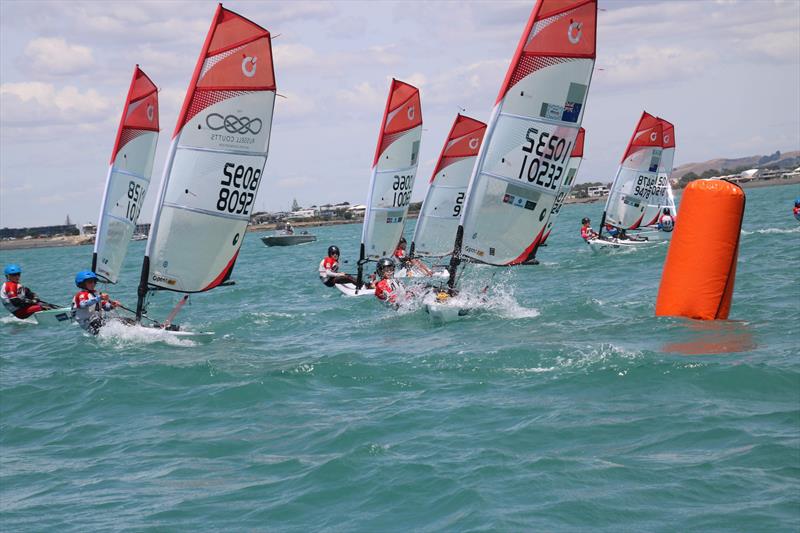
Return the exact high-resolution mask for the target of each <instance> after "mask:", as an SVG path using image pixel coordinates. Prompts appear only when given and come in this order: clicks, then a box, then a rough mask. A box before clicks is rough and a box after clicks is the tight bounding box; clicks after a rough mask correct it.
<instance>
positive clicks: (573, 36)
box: [567, 20, 583, 44]
mask: <svg viewBox="0 0 800 533" xmlns="http://www.w3.org/2000/svg"><path fill="white" fill-rule="evenodd" d="M570 22H572V24H570V25H569V28H567V39H569V42H571V43H572V44H578V42H579V41H580V40H581V31H582V29H583V23H581V22H578V21H577V20H575V21H570Z"/></svg>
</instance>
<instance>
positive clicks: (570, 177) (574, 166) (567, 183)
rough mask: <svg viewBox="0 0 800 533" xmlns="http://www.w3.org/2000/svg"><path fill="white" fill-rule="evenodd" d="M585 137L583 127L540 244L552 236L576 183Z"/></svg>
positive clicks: (576, 140)
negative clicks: (554, 224) (556, 222)
mask: <svg viewBox="0 0 800 533" xmlns="http://www.w3.org/2000/svg"><path fill="white" fill-rule="evenodd" d="M585 138H586V130H584V129H583V128H581V129H579V130H578V136H577V137H576V138H575V146H574V147H573V148H572V153H571V154H570V156H569V163H568V164H567V170H566V176H567V177H566V178H565V179H564V180H563V181H562V182H561V185H560V186H559V188H558V194H557V195H556V201H555V203H554V204H553V208H552V209H551V210H550V218H549V220H548V221H547V226H546V227H545V230H544V237H542V242H541V243H539V245H540V246H542V245H544V243H545V242H547V239H548V237H550V232H551V231H553V223H554V222H555V221H556V218H557V217H558V213H560V212H561V206H563V205H564V200H566V199H567V196H568V195H569V193H570V191H572V186H573V185H574V184H575V177H576V176H577V175H578V169H580V166H581V162H582V161H583V143H584V140H585Z"/></svg>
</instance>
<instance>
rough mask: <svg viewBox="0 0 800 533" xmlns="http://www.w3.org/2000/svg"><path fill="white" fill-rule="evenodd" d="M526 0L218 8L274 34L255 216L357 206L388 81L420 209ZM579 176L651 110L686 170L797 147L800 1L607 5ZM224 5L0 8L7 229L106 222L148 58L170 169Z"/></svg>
mask: <svg viewBox="0 0 800 533" xmlns="http://www.w3.org/2000/svg"><path fill="white" fill-rule="evenodd" d="M533 4H534V2H533V0H529V1H522V2H520V1H514V2H503V1H499V0H493V1H490V2H480V1H469V2H465V1H457V2H447V1H437V0H426V1H424V2H414V1H402V2H390V1H381V2H368V1H364V2H347V1H336V2H302V1H290V2H278V1H275V2H263V1H257V0H248V1H231V2H226V3H225V7H227V8H228V9H232V10H234V11H236V12H238V13H240V14H241V15H243V16H245V17H247V18H250V19H251V20H253V21H255V22H256V23H258V24H260V25H262V26H264V27H265V28H267V29H268V30H269V31H270V32H271V33H272V35H273V47H274V62H275V75H276V81H277V87H278V93H279V94H280V95H282V96H283V98H278V99H277V102H276V108H275V116H274V121H273V127H272V140H271V143H270V152H269V158H268V159H267V164H266V169H265V173H264V175H265V179H264V181H262V184H261V188H260V190H259V193H258V198H257V200H256V204H255V205H256V208H257V209H258V210H269V211H280V210H287V209H288V208H289V206H290V205H291V202H292V200H293V199H294V198H296V199H297V200H298V202H299V203H300V204H301V205H305V206H309V205H312V204H317V205H320V204H324V203H336V202H343V201H348V202H350V203H353V204H355V203H364V202H365V200H366V195H367V185H368V182H369V173H370V165H371V164H372V157H373V155H374V151H375V144H376V142H377V135H378V130H379V128H380V123H381V118H382V113H383V109H384V106H385V101H386V96H387V92H388V88H389V81H390V79H391V78H392V77H395V78H398V79H400V80H403V81H406V82H409V83H412V84H414V85H416V86H418V87H419V88H420V91H421V96H422V110H423V120H424V125H423V128H424V129H423V136H422V146H421V152H420V167H419V170H418V173H417V181H416V187H415V190H414V194H413V197H412V200H413V201H420V200H422V198H423V197H424V195H425V187H426V183H427V181H428V178H429V177H430V174H431V172H432V171H433V167H434V165H435V162H436V159H437V157H438V155H439V152H440V151H441V148H442V144H443V143H444V139H445V136H446V135H447V132H448V131H449V129H450V126H451V124H452V121H453V119H454V118H455V115H456V113H457V112H459V111H462V112H464V113H466V114H467V115H469V116H472V117H474V118H477V119H479V120H483V121H487V120H488V118H489V114H490V112H491V108H492V105H493V104H494V101H495V98H496V96H497V92H498V90H499V88H500V84H501V83H502V81H503V77H504V75H505V72H506V69H507V68H508V64H509V62H510V60H511V56H512V54H513V52H514V49H515V48H516V45H517V42H518V40H519V38H520V35H521V33H522V30H523V28H524V26H525V22H526V21H527V19H528V16H529V14H530V11H531V9H532V7H533ZM599 6H600V10H601V11H600V13H599V15H598V30H597V35H598V42H597V62H596V64H595V73H594V77H593V80H592V85H591V88H590V91H589V98H588V102H587V105H586V111H585V116H584V121H583V126H584V127H585V128H586V131H587V135H586V147H585V153H584V160H583V163H582V166H581V169H580V173H579V177H578V181H597V180H602V181H610V180H611V178H612V177H613V175H614V173H615V171H616V168H617V165H618V164H619V158H620V157H621V155H622V152H623V151H624V150H625V147H626V145H627V142H628V139H629V137H630V135H631V133H632V131H633V128H634V126H635V125H636V122H637V120H638V118H639V116H640V115H641V112H642V110H643V109H646V110H647V111H648V112H650V113H653V114H656V115H659V116H662V117H664V118H666V119H668V120H670V121H671V122H673V123H674V124H675V126H676V139H677V148H676V157H675V164H676V166H677V165H680V164H683V163H688V162H695V161H705V160H708V159H713V158H717V157H742V156H749V155H756V154H766V153H772V152H774V151H775V150H781V151H782V152H785V151H790V150H799V149H800V98H798V91H799V90H800V89H799V88H800V1H798V0H785V1H777V0H739V1H736V0H716V1H714V0H708V1H703V0H697V1H695V0H692V1H686V2H683V1H679V0H670V1H666V2H658V1H655V0H653V1H642V0H638V1H623V0H600V1H599ZM215 7H216V3H215V2H213V1H192V2H179V1H169V0H167V1H164V0H159V1H153V2H149V1H137V2H109V1H103V2H81V1H69V2H68V1H63V2H62V1H59V2H46V1H36V2H26V1H10V0H2V1H0V227H21V226H40V225H50V224H61V223H63V222H64V220H65V219H66V217H67V215H69V216H70V218H71V219H72V221H74V222H78V223H85V222H97V218H98V211H99V206H100V201H101V197H102V193H103V186H104V182H105V178H106V173H107V170H108V164H109V158H110V155H111V150H112V148H113V144H114V139H115V135H116V129H117V126H118V123H119V118H120V114H121V113H122V107H123V105H124V100H125V95H126V93H127V90H128V84H129V83H130V77H131V72H132V70H133V66H134V65H135V64H136V63H138V64H139V65H140V66H141V68H142V69H143V70H144V71H145V72H146V73H147V74H148V75H149V76H150V77H151V78H152V79H153V81H154V82H155V83H156V85H158V87H159V88H160V93H159V100H160V104H159V105H160V118H161V128H162V131H161V135H160V138H159V145H158V150H157V152H156V160H155V165H154V170H153V178H152V182H151V187H150V192H149V194H148V199H147V200H146V202H145V205H144V208H143V210H142V216H141V218H140V222H149V219H150V217H151V213H152V210H153V197H154V196H155V192H156V191H157V189H158V183H159V182H160V180H161V173H162V169H163V165H164V159H165V155H166V152H167V149H168V147H169V143H170V140H171V137H172V132H173V130H174V127H175V121H176V119H177V114H178V112H179V110H180V106H181V104H182V102H183V98H184V94H185V91H186V88H187V86H188V83H189V80H190V77H191V74H192V71H193V70H194V66H195V63H196V62H197V57H198V55H199V53H200V47H201V46H202V43H203V41H204V39H205V36H206V33H207V31H208V28H209V25H210V23H211V17H212V15H213V14H214V10H215Z"/></svg>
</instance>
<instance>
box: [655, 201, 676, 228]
mask: <svg viewBox="0 0 800 533" xmlns="http://www.w3.org/2000/svg"><path fill="white" fill-rule="evenodd" d="M674 228H675V219H674V218H672V214H670V209H669V207H665V208H664V214H663V215H661V218H659V219H658V229H660V230H661V231H666V232H667V233H669V232H670V231H672V230H673V229H674Z"/></svg>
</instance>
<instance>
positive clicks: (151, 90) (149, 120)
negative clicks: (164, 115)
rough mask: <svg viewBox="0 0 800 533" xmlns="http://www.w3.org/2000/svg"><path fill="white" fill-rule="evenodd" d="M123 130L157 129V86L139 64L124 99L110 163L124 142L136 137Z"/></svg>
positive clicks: (134, 133)
mask: <svg viewBox="0 0 800 533" xmlns="http://www.w3.org/2000/svg"><path fill="white" fill-rule="evenodd" d="M125 130H143V131H156V132H157V131H159V127H158V87H156V85H155V84H154V83H153V81H152V80H151V79H150V78H149V77H147V74H145V73H144V72H143V71H142V70H141V69H140V68H139V65H136V67H134V69H133V78H132V79H131V85H130V87H129V88H128V98H127V99H126V100H125V108H124V109H123V111H122V118H120V121H119V128H118V129H117V138H116V141H115V142H114V150H113V151H112V152H111V162H110V164H114V160H115V159H116V158H117V154H118V153H119V151H120V150H121V149H122V147H123V146H125V143H127V142H128V141H130V140H131V139H134V138H136V137H138V134H136V132H130V131H125ZM143 131H142V132H143ZM139 134H141V132H140V133H139Z"/></svg>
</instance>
